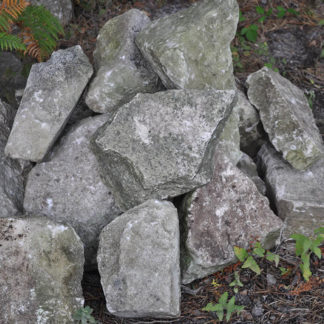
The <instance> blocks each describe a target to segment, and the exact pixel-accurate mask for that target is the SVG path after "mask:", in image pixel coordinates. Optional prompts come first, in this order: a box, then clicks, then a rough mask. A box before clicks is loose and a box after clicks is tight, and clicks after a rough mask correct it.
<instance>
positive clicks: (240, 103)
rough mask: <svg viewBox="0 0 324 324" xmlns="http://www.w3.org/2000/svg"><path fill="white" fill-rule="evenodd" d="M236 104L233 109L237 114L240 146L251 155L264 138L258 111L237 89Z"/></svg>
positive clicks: (253, 154)
mask: <svg viewBox="0 0 324 324" xmlns="http://www.w3.org/2000/svg"><path fill="white" fill-rule="evenodd" d="M237 97H238V99H237V104H236V106H235V107H234V109H233V110H234V111H236V112H237V114H238V115H239V119H240V121H239V131H240V147H241V150H242V151H243V152H245V153H247V154H249V155H251V156H255V155H256V154H257V153H258V151H259V149H260V147H261V146H262V144H263V143H264V142H265V140H264V138H263V137H264V136H263V135H264V132H263V131H261V130H260V128H261V127H260V124H261V122H260V117H259V113H258V111H257V110H256V109H255V108H254V107H253V106H252V105H251V104H250V102H249V100H248V99H247V98H246V96H245V94H244V93H243V92H242V91H238V96H237Z"/></svg>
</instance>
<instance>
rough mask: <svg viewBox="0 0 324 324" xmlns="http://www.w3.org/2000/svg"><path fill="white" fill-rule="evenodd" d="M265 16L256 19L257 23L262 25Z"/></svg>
mask: <svg viewBox="0 0 324 324" xmlns="http://www.w3.org/2000/svg"><path fill="white" fill-rule="evenodd" d="M266 18H267V17H266V16H262V17H261V18H259V19H258V22H259V23H263V22H264V21H265V20H266Z"/></svg>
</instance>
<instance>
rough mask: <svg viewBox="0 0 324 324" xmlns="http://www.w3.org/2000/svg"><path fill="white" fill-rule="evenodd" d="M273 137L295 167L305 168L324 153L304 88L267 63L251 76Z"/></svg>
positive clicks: (252, 92) (252, 94) (251, 93)
mask: <svg viewBox="0 0 324 324" xmlns="http://www.w3.org/2000/svg"><path fill="white" fill-rule="evenodd" d="M247 83H248V84H249V90H248V97H249V100H250V102H251V103H252V104H253V105H254V106H255V107H256V108H257V109H258V110H259V112H260V118H261V121H262V124H263V127H264V129H265V131H266V132H267V133H268V135H269V139H270V141H271V143H272V144H273V146H274V147H275V148H276V150H277V151H278V152H281V153H282V155H283V157H284V159H285V160H286V161H288V162H289V163H290V164H291V165H292V166H293V167H294V168H296V169H298V170H305V169H306V168H307V167H309V166H310V165H311V164H312V163H314V162H315V161H316V160H318V159H319V158H320V157H321V156H324V147H323V144H322V139H321V136H320V134H319V131H318V128H317V127H316V124H315V121H314V117H313V114H312V111H311V110H310V109H309V106H308V102H307V99H306V97H305V95H304V93H303V91H302V90H300V89H299V88H297V87H296V86H295V85H293V84H292V83H291V82H290V81H289V80H287V79H285V78H284V77H282V76H281V75H280V74H279V73H276V72H274V71H272V70H271V69H268V68H267V67H264V68H262V69H261V70H259V71H257V72H255V73H252V74H251V75H249V77H248V79H247Z"/></svg>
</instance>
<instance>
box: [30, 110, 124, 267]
mask: <svg viewBox="0 0 324 324" xmlns="http://www.w3.org/2000/svg"><path fill="white" fill-rule="evenodd" d="M107 120H108V117H107V116H106V115H100V116H96V117H93V118H92V117H90V118H87V119H85V120H83V121H82V122H81V123H79V124H77V125H76V126H75V127H74V128H73V129H72V130H71V131H70V132H69V133H67V134H66V135H65V136H64V137H63V138H62V139H61V141H60V143H59V145H57V146H56V147H55V149H54V151H53V152H52V153H51V155H50V161H49V162H44V163H40V164H37V165H36V166H35V167H34V168H33V169H32V171H31V172H30V173H29V175H28V180H27V185H26V193H25V200H24V208H25V210H26V211H28V212H31V213H34V214H37V215H44V216H47V217H48V218H50V219H52V220H54V221H58V222H63V223H65V224H69V225H71V226H72V227H73V228H74V229H75V230H76V232H77V233H78V235H79V236H80V237H81V239H82V241H83V243H84V245H85V257H86V261H87V266H91V264H93V263H95V260H96V251H97V247H98V237H99V234H100V232H101V230H102V228H103V227H104V226H105V225H107V224H108V223H109V222H110V221H112V220H113V219H114V218H115V217H116V216H118V215H119V214H120V213H121V212H120V210H119V209H118V207H117V206H116V205H115V203H114V198H113V196H112V194H111V192H110V190H109V188H108V187H107V186H106V185H105V184H104V183H103V182H102V180H101V178H100V175H99V165H98V162H97V159H96V157H95V156H94V154H93V153H92V151H91V150H90V147H89V142H90V137H91V136H92V134H93V133H94V132H95V131H96V130H97V128H98V127H100V126H102V125H103V124H104V123H105V122H106V121H107Z"/></svg>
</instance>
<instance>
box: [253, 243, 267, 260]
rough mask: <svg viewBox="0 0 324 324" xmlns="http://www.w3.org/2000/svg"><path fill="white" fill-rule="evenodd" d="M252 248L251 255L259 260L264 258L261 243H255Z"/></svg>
mask: <svg viewBox="0 0 324 324" xmlns="http://www.w3.org/2000/svg"><path fill="white" fill-rule="evenodd" d="M254 246H255V248H254V249H253V253H254V254H256V255H257V256H259V257H261V258H262V257H264V253H265V249H264V248H263V247H262V246H261V243H260V242H256V243H255V245H254Z"/></svg>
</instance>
